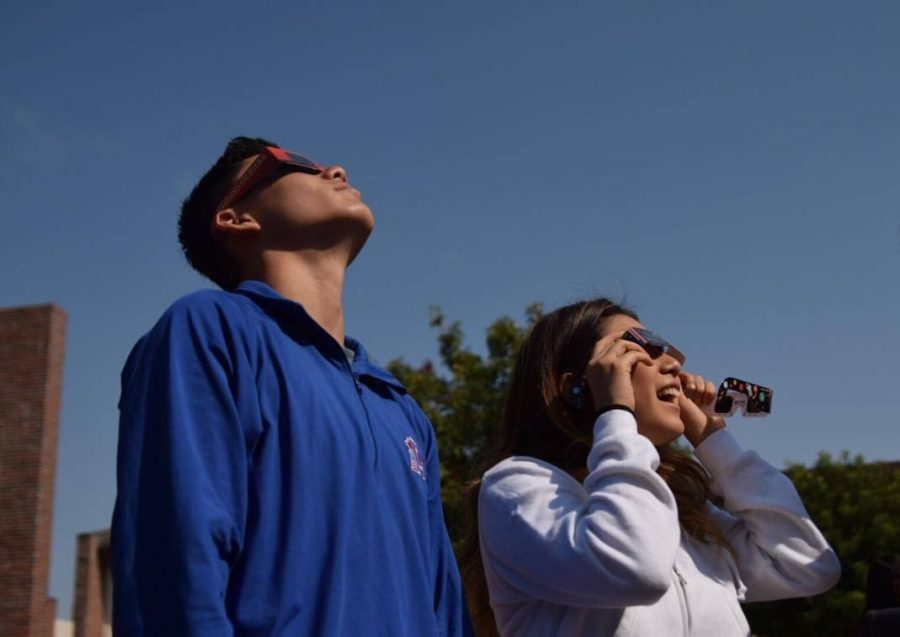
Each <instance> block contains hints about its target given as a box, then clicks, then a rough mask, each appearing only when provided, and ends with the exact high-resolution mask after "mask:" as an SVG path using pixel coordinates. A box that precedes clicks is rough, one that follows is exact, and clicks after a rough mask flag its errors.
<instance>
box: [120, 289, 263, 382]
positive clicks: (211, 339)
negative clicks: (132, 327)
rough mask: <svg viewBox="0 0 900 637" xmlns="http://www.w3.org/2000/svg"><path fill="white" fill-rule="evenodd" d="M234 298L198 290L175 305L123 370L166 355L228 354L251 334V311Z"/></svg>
mask: <svg viewBox="0 0 900 637" xmlns="http://www.w3.org/2000/svg"><path fill="white" fill-rule="evenodd" d="M247 304H248V302H246V301H245V300H243V299H242V298H240V296H239V295H237V294H232V293H229V292H225V291H222V290H198V291H197V292H192V293H190V294H187V295H185V296H182V297H181V298H179V299H177V300H176V301H174V302H173V303H172V304H171V305H170V306H169V307H168V308H167V309H166V310H165V311H164V312H163V314H162V316H161V317H160V318H159V320H158V321H157V322H156V324H155V325H154V326H153V327H152V328H151V329H150V330H149V331H148V332H147V333H146V334H144V336H142V337H141V338H140V339H139V340H138V342H137V344H136V345H135V346H134V348H133V350H132V352H131V354H130V355H129V359H128V361H127V362H126V366H125V370H128V369H129V368H131V367H133V366H135V365H137V364H139V362H140V361H142V360H148V357H149V358H150V359H152V358H154V357H155V356H157V355H158V354H163V353H165V356H166V357H168V358H172V357H176V358H177V357H180V356H183V355H185V356H186V355H197V354H198V353H202V352H207V353H210V354H212V353H213V352H215V351H230V350H234V349H235V347H236V346H237V345H238V344H239V343H241V344H243V343H252V339H250V338H245V336H247V335H250V334H251V327H252V321H253V319H252V308H250V307H247Z"/></svg>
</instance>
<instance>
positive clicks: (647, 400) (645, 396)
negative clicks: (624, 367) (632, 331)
mask: <svg viewBox="0 0 900 637" xmlns="http://www.w3.org/2000/svg"><path fill="white" fill-rule="evenodd" d="M630 327H644V326H643V325H642V324H641V323H640V322H639V321H636V320H635V319H633V318H631V317H630V316H626V315H624V314H616V315H615V316H612V317H610V318H609V319H607V321H606V325H604V327H603V334H604V335H606V334H610V333H614V332H624V331H625V330H627V329H628V328H630ZM679 373H681V364H680V363H679V362H678V361H677V360H675V359H674V358H672V357H671V356H669V355H668V354H663V355H661V356H659V357H657V358H655V359H653V365H644V364H640V363H639V364H637V365H635V366H634V369H633V370H632V372H631V384H632V387H633V388H634V405H635V409H634V415H635V419H636V420H637V426H638V433H640V434H641V435H643V436H645V437H647V438H649V439H650V442H652V443H653V444H654V445H656V446H659V445H663V444H666V443H669V442H672V441H673V440H675V439H676V438H678V437H679V436H680V435H681V434H683V433H684V423H682V421H681V410H680V408H679V406H678V398H679V396H680V395H681V381H680V380H679V378H678V375H679Z"/></svg>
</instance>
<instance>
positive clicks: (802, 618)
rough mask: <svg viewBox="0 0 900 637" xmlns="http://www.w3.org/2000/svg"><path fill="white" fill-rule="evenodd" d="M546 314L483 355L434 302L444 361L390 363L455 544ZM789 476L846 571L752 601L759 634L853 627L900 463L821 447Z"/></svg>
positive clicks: (489, 344)
mask: <svg viewBox="0 0 900 637" xmlns="http://www.w3.org/2000/svg"><path fill="white" fill-rule="evenodd" d="M541 312H542V308H541V306H540V305H538V304H535V305H532V306H529V307H528V308H527V309H526V311H525V321H524V322H523V323H522V324H520V323H517V322H516V321H514V320H513V319H511V318H509V317H505V316H504V317H501V318H499V319H497V320H496V321H494V323H492V324H491V325H490V326H489V327H488V329H487V333H486V339H485V345H486V351H485V353H484V354H479V353H476V352H475V351H473V350H472V349H470V348H469V347H468V346H467V345H466V343H465V334H464V332H463V329H462V326H461V325H460V323H459V322H458V321H448V320H447V318H446V316H445V315H444V313H443V312H442V311H441V309H440V308H432V312H431V326H432V327H434V328H435V329H436V330H437V332H438V344H439V354H440V366H436V365H435V364H433V363H432V362H430V361H426V362H425V363H424V364H422V365H420V366H418V367H413V366H411V365H409V364H408V363H406V362H404V361H403V360H395V361H392V362H391V363H390V364H389V365H388V368H389V369H390V370H391V372H392V373H394V374H395V375H396V376H397V377H398V378H399V379H400V380H401V381H402V382H403V383H404V384H405V385H406V387H407V388H408V389H409V391H410V393H411V394H412V395H413V396H415V397H416V400H418V401H419V404H420V405H421V406H422V409H423V410H424V411H425V413H426V414H427V415H428V416H429V418H430V419H431V422H432V424H433V425H434V428H435V431H436V433H437V438H438V441H439V445H440V458H441V481H442V494H443V501H444V514H445V517H446V520H447V527H448V529H449V531H450V536H451V538H452V539H453V540H454V543H455V544H456V546H457V547H458V546H459V541H460V539H461V538H462V532H463V504H462V502H463V492H464V490H465V485H466V483H467V481H468V480H471V479H472V478H474V477H475V476H474V472H475V471H476V470H477V469H478V468H479V457H480V456H481V454H482V453H483V452H484V451H485V450H486V446H487V444H488V443H489V441H490V438H491V432H492V430H493V428H494V427H496V426H497V424H498V423H499V421H500V415H501V411H502V407H503V400H504V394H505V390H506V385H507V383H508V381H509V377H510V373H511V372H512V368H513V364H514V362H515V357H516V354H517V353H518V350H519V346H520V345H521V343H522V339H523V337H524V335H525V333H526V331H527V330H528V328H529V327H530V326H531V325H532V324H533V323H534V321H536V320H537V319H538V318H539V317H540V315H541ZM786 473H787V474H788V475H789V476H790V478H791V479H792V480H793V482H794V484H795V485H796V486H797V489H798V491H799V492H800V495H801V497H802V498H803V502H804V503H805V504H806V507H807V509H808V510H809V512H810V515H811V516H812V518H813V520H815V521H816V524H817V525H818V526H819V528H820V529H821V530H822V532H823V533H824V534H825V536H826V537H827V538H828V540H829V542H830V543H831V545H832V546H833V547H834V549H835V550H836V551H837V553H838V556H839V557H840V558H841V564H842V566H843V574H842V577H841V580H840V583H839V584H838V585H837V586H836V587H835V588H834V589H833V590H832V591H830V592H828V593H826V594H824V595H819V596H816V597H812V598H805V599H795V600H785V601H778V602H767V603H757V604H748V605H746V606H745V610H746V613H747V616H748V619H749V620H750V624H751V626H752V627H753V631H754V634H755V635H758V636H760V637H779V636H782V635H790V636H797V637H804V636H812V635H816V636H820V635H829V636H831V635H835V636H837V635H855V634H857V631H858V628H859V622H860V619H861V617H862V613H863V607H864V597H865V582H866V574H867V570H868V564H869V562H870V561H871V560H872V559H874V558H876V557H877V556H879V555H882V554H885V553H896V552H900V466H898V465H892V464H884V463H881V464H867V463H865V462H864V460H863V458H862V457H860V456H857V457H855V458H851V457H850V456H849V454H847V453H846V452H845V453H844V454H843V455H841V456H840V457H839V458H837V459H835V458H833V457H832V456H830V455H829V454H827V453H822V454H820V456H819V459H818V461H817V462H816V463H815V464H814V465H813V466H811V467H804V466H802V465H796V464H795V465H791V466H789V467H788V468H787V470H786Z"/></svg>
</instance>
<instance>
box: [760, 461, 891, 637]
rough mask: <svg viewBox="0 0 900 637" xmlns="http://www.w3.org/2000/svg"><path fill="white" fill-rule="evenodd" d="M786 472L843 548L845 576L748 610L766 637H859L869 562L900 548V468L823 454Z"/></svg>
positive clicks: (821, 524) (833, 542)
mask: <svg viewBox="0 0 900 637" xmlns="http://www.w3.org/2000/svg"><path fill="white" fill-rule="evenodd" d="M786 473H787V475H788V476H790V478H791V480H793V482H794V484H795V485H796V486H797V490H798V491H799V492H800V496H801V497H802V498H803V503H804V504H805V505H806V508H807V510H808V511H809V513H810V516H811V517H812V519H813V520H815V522H816V524H817V525H818V527H819V528H820V529H821V530H822V533H823V534H824V535H825V537H826V538H828V541H829V543H830V544H831V546H832V547H833V548H834V550H835V551H836V552H837V554H838V557H839V558H840V560H841V566H842V569H843V570H842V574H841V581H840V582H839V583H838V585H837V586H836V587H835V588H834V589H832V590H831V591H829V592H828V593H826V594H825V595H819V596H817V597H813V598H809V599H798V600H786V601H780V602H768V603H765V604H749V605H747V607H746V611H747V616H748V617H749V618H750V622H751V625H752V626H753V627H754V630H755V632H756V633H757V634H759V635H763V636H775V635H798V636H800V637H805V636H807V635H809V636H813V635H856V634H858V631H859V624H860V620H861V618H862V614H863V608H864V602H865V589H866V576H867V573H868V568H869V563H870V562H871V561H872V560H874V559H875V558H876V557H878V556H879V555H884V554H887V553H898V552H900V466H898V465H897V464H895V463H870V464H867V463H866V462H865V461H864V460H863V458H862V456H856V457H854V458H851V457H850V455H849V454H848V453H847V452H844V453H843V454H842V455H841V456H840V457H839V458H838V459H835V458H833V457H832V456H831V455H829V454H827V453H821V454H819V458H818V460H817V461H816V463H815V464H814V465H813V466H812V467H804V466H802V465H797V464H795V465H791V466H789V467H788V469H787V471H786Z"/></svg>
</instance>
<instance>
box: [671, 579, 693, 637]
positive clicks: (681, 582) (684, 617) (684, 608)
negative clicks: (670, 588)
mask: <svg viewBox="0 0 900 637" xmlns="http://www.w3.org/2000/svg"><path fill="white" fill-rule="evenodd" d="M672 570H673V571H675V576H676V577H677V578H678V593H679V597H680V598H679V601H680V602H681V621H682V623H683V624H684V634H685V635H690V634H691V609H690V608H689V607H688V601H687V580H686V579H684V576H683V575H682V574H681V571H679V570H678V567H677V566H674V565H673V566H672Z"/></svg>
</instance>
